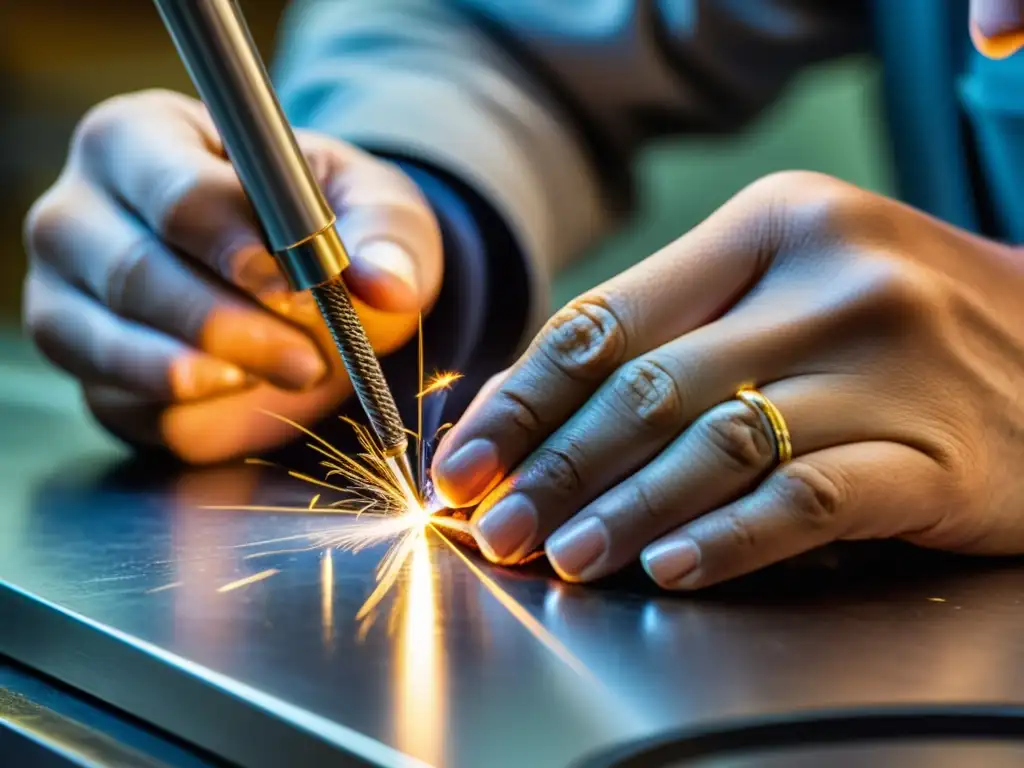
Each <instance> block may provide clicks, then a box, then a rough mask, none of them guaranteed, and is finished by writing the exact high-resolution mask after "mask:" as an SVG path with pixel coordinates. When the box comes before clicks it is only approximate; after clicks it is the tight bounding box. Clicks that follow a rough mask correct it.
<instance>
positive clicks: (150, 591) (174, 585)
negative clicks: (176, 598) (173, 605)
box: [146, 581, 185, 595]
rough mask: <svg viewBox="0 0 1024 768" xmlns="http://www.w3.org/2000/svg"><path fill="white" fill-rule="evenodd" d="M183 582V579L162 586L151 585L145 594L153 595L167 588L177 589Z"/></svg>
mask: <svg viewBox="0 0 1024 768" xmlns="http://www.w3.org/2000/svg"><path fill="white" fill-rule="evenodd" d="M184 583H185V582H183V581H172V582H171V583H170V584H164V585H163V586H162V587H153V588H152V589H147V590H146V594H147V595H155V594H156V593H157V592H166V591H167V590H168V589H177V588H178V587H180V586H181V585H183V584H184Z"/></svg>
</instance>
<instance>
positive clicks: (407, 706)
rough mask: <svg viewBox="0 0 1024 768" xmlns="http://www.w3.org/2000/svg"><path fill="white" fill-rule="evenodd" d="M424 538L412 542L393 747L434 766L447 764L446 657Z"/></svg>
mask: <svg viewBox="0 0 1024 768" xmlns="http://www.w3.org/2000/svg"><path fill="white" fill-rule="evenodd" d="M430 559H431V558H430V547H429V546H428V543H427V540H426V537H424V536H420V537H417V539H416V541H415V543H414V544H413V547H412V551H411V554H410V558H409V567H408V569H407V577H406V588H405V590H404V597H405V600H404V610H403V613H402V616H401V632H400V634H399V637H398V642H397V643H396V645H395V653H396V659H395V661H396V664H395V667H394V669H395V684H396V685H395V720H394V722H395V746H397V747H398V749H400V750H401V751H402V752H404V753H406V754H408V755H412V756H413V757H417V758H419V759H420V760H423V761H424V762H426V763H428V764H430V765H444V764H445V762H446V761H445V759H444V758H445V755H444V745H445V734H446V732H447V730H448V729H447V728H446V720H447V711H446V709H445V700H446V696H445V678H446V674H447V662H446V659H445V648H444V643H443V637H442V636H441V634H440V626H439V624H440V622H439V619H440V616H439V614H440V611H439V605H438V599H437V594H436V589H435V582H434V569H433V567H432V565H431V562H430Z"/></svg>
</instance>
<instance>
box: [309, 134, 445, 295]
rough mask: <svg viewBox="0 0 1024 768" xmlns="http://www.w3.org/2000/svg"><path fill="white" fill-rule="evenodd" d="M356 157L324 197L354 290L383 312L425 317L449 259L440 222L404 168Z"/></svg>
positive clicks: (333, 176)
mask: <svg viewBox="0 0 1024 768" xmlns="http://www.w3.org/2000/svg"><path fill="white" fill-rule="evenodd" d="M344 149H345V150H348V151H347V152H346V153H345V154H346V155H347V157H345V158H344V162H342V163H331V164H328V167H330V166H332V165H333V171H332V172H328V173H327V178H326V180H325V181H326V183H324V192H325V194H326V196H327V200H328V202H329V203H330V204H331V206H332V207H333V208H334V210H335V211H336V212H337V215H338V223H337V229H338V234H339V235H340V236H341V240H342V242H343V243H344V244H345V249H346V250H347V251H348V254H349V258H350V259H351V264H350V265H349V267H348V268H347V269H346V270H345V273H344V277H345V283H346V284H347V285H348V287H349V289H350V290H351V291H352V292H353V293H354V294H355V295H356V296H358V297H359V298H360V299H362V300H363V301H364V302H366V303H367V304H368V305H370V306H371V307H373V308H375V309H378V310H381V311H383V312H395V313H409V312H420V311H422V310H424V309H425V308H426V307H428V306H430V304H431V303H432V302H433V301H434V299H435V298H436V297H437V294H438V292H439V290H440V288H441V276H442V275H441V273H442V269H443V255H442V246H441V230H440V227H439V226H438V223H437V219H436V218H435V216H434V213H433V211H432V210H431V209H430V206H429V205H428V203H427V201H426V199H425V198H424V196H423V194H422V193H421V192H420V190H419V188H418V187H417V186H416V184H415V182H413V180H412V179H410V178H409V177H408V176H406V175H405V174H404V173H403V172H402V171H401V170H400V169H399V168H398V167H396V166H394V165H392V164H390V163H386V162H382V161H380V160H378V159H377V158H375V157H372V156H370V155H366V154H364V153H362V152H358V151H356V153H353V150H352V149H351V148H349V147H344Z"/></svg>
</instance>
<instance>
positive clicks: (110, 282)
mask: <svg viewBox="0 0 1024 768" xmlns="http://www.w3.org/2000/svg"><path fill="white" fill-rule="evenodd" d="M150 259H151V249H150V244H149V243H147V242H146V240H145V239H137V240H133V241H132V242H131V243H130V244H129V245H128V247H126V248H124V249H123V250H122V251H121V252H120V253H118V254H117V255H116V256H115V257H114V258H113V259H112V260H111V263H110V268H109V270H108V271H107V274H106V282H105V292H106V295H104V296H100V297H99V298H100V299H101V300H102V301H103V303H104V304H106V305H107V307H109V308H110V310H111V311H112V312H113V313H114V314H116V315H122V316H124V317H127V316H128V315H130V314H131V311H130V310H131V305H132V304H131V301H130V297H131V295H132V286H133V285H135V284H137V283H144V282H145V276H144V274H143V273H144V271H145V270H146V268H147V266H148V263H149V260H150Z"/></svg>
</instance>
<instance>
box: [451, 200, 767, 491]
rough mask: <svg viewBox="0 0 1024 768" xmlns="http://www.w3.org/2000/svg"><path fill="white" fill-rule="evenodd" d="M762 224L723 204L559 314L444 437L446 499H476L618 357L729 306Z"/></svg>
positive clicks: (622, 359) (748, 272) (763, 237)
mask: <svg viewBox="0 0 1024 768" xmlns="http://www.w3.org/2000/svg"><path fill="white" fill-rule="evenodd" d="M768 223H769V222H768V220H767V218H764V219H763V220H761V219H759V218H757V217H751V216H749V215H748V213H747V208H746V207H745V206H743V205H735V204H733V205H727V206H725V207H723V208H722V209H720V210H719V211H718V212H716V213H715V214H713V215H712V216H711V217H710V218H708V219H707V220H706V221H705V222H704V223H702V224H701V225H699V226H698V227H697V228H695V229H694V230H692V231H691V232H690V233H689V234H687V235H685V236H684V237H682V238H681V239H679V240H677V241H675V242H674V243H672V244H671V245H669V246H667V247H666V248H664V249H662V250H661V251H659V252H658V253H656V254H654V255H653V256H651V257H650V258H648V259H646V260H645V261H643V262H641V263H640V264H638V265H637V266H635V267H633V268H632V269H630V270H628V271H626V272H624V273H623V274H621V275H619V276H618V277H615V278H614V279H612V280H610V281H608V282H607V283H605V284H603V285H601V286H599V287H597V288H595V289H594V290H592V291H590V292H589V293H587V294H584V295H583V296H581V297H579V298H577V299H576V300H574V301H572V302H571V303H570V304H569V305H568V306H566V307H565V308H564V309H562V310H561V311H559V312H558V313H557V314H555V315H554V317H552V318H551V320H549V321H548V323H547V324H546V325H545V327H544V328H543V329H542V330H541V332H540V333H539V334H538V335H537V337H536V338H535V339H534V341H533V343H532V344H531V345H530V347H529V349H527V350H526V352H525V353H524V354H523V356H522V357H521V358H520V359H519V361H518V362H517V363H516V364H515V365H514V366H513V367H512V368H511V369H510V370H509V371H508V373H507V374H506V375H505V377H504V379H503V380H502V381H501V383H500V384H499V385H498V386H496V387H495V388H494V389H493V390H491V391H489V392H486V393H481V394H480V395H478V397H477V398H476V400H475V401H474V402H473V404H472V405H471V406H470V408H469V409H468V411H467V412H466V414H465V415H464V416H463V417H462V419H461V420H460V421H459V423H458V424H457V425H456V426H455V427H454V428H453V429H452V431H451V432H449V433H448V435H446V437H445V439H444V440H443V441H442V443H441V446H440V447H439V449H438V452H437V454H436V456H435V459H434V464H433V479H434V484H435V487H436V489H437V491H438V493H439V494H440V496H441V498H442V500H443V501H444V502H446V503H447V504H448V505H449V506H453V507H462V506H470V505H472V504H475V503H477V502H478V501H479V500H480V499H481V498H483V496H485V495H486V494H487V493H488V492H489V491H490V490H491V489H493V488H494V487H495V485H497V483H498V482H499V481H500V480H501V478H502V477H503V476H504V475H506V474H507V473H508V472H509V471H511V470H512V469H513V468H515V467H516V466H517V465H518V464H519V462H520V461H522V460H523V459H524V458H525V457H526V456H527V455H528V454H529V453H530V452H531V451H532V450H533V449H534V448H536V447H537V446H538V445H539V444H540V443H541V442H542V441H543V440H544V439H545V438H546V437H547V436H548V435H549V434H550V433H551V432H553V431H554V430H555V429H556V428H557V427H558V426H560V425H561V424H562V423H563V422H564V421H565V420H566V419H568V418H569V417H570V416H571V415H572V414H573V413H574V412H575V411H576V410H577V409H579V407H580V406H581V405H583V403H584V402H586V400H587V399H589V398H590V397H591V396H592V395H593V394H594V393H595V392H596V391H597V389H598V388H599V387H600V386H601V384H602V383H603V382H604V381H605V379H607V378H608V377H609V376H610V375H611V374H612V373H613V372H614V371H615V370H616V369H617V368H618V367H619V366H621V365H622V364H624V363H626V362H628V361H629V360H632V359H633V358H635V357H638V356H639V355H642V354H644V353H645V352H649V351H650V350H652V349H655V348H656V347H659V346H661V345H662V344H664V343H666V342H668V341H670V340H672V339H674V338H676V337H678V336H681V335H682V334H684V333H687V332H688V331H691V330H693V329H695V328H697V327H700V326H701V325H704V324H706V323H708V322H710V321H711V320H714V319H716V318H717V317H719V316H721V315H722V314H723V313H725V312H726V311H727V310H728V309H729V308H730V307H731V306H732V305H733V303H735V301H736V300H737V299H738V298H739V297H740V296H742V295H743V294H744V293H745V292H746V290H747V289H748V287H749V286H750V285H751V284H752V283H753V282H754V281H755V280H756V279H757V277H758V276H759V274H760V272H761V271H762V269H763V264H762V262H763V261H764V254H765V253H767V252H770V251H771V244H770V243H768V242H767V240H768V238H769V237H770V236H771V235H772V228H771V227H769V226H766V225H767V224H768Z"/></svg>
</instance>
